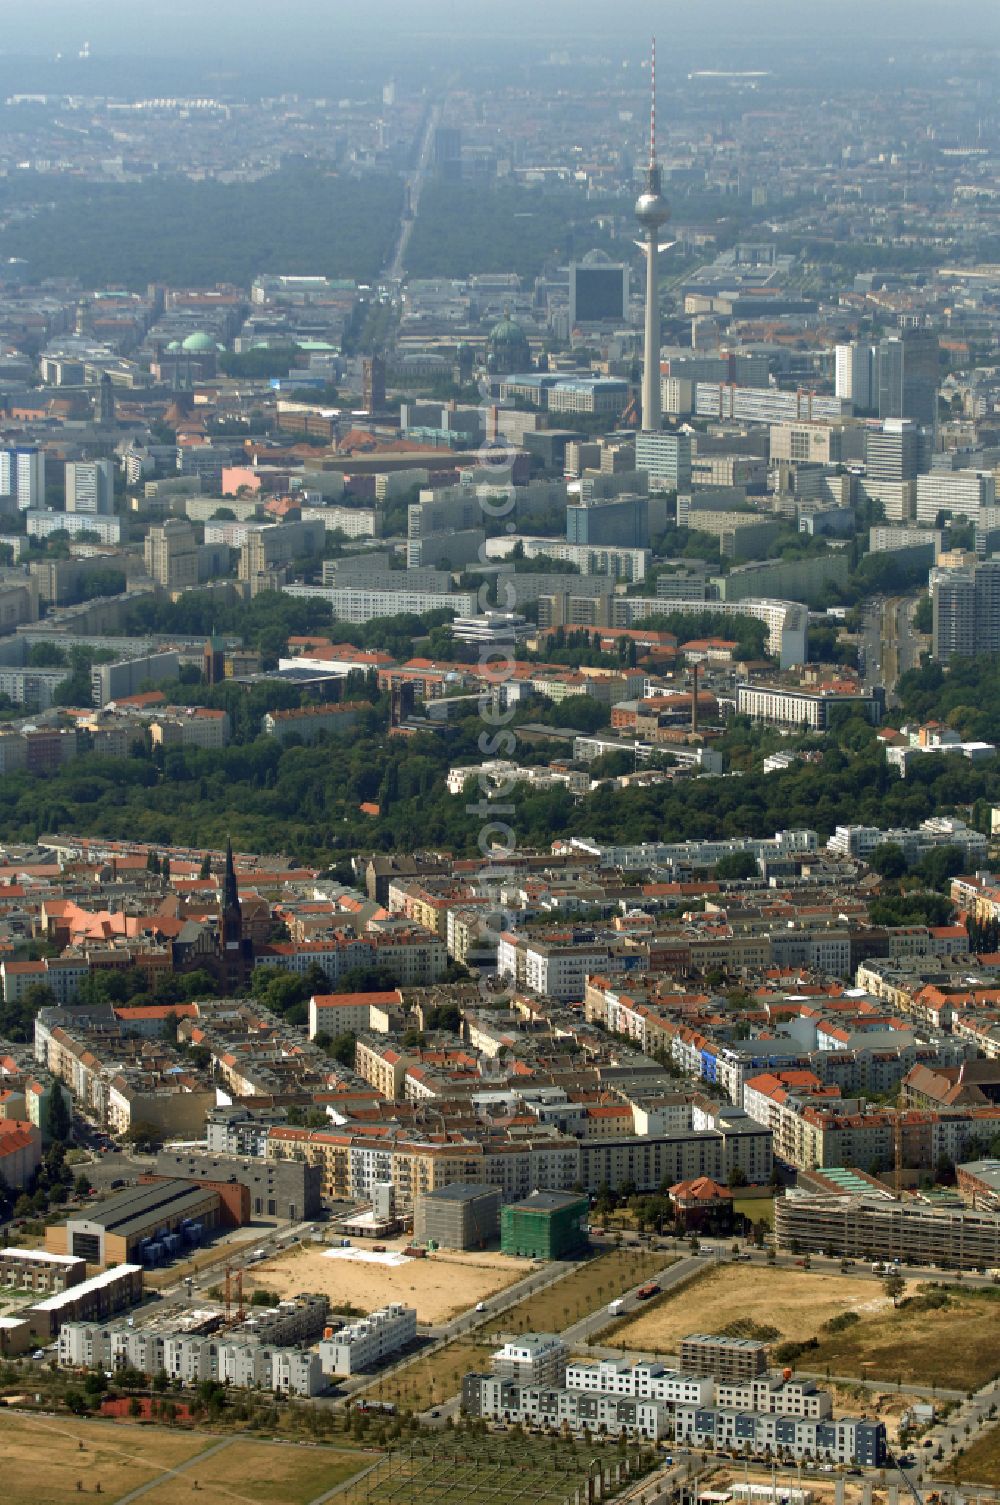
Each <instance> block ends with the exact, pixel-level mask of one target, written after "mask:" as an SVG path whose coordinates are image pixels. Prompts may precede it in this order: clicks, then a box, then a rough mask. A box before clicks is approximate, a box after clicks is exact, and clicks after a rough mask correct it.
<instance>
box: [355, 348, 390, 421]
mask: <svg viewBox="0 0 1000 1505" xmlns="http://www.w3.org/2000/svg"><path fill="white" fill-rule="evenodd" d="M361 388H362V392H361V405H362V407H363V408H364V410H365V412H366V413H381V412H383V411H384V410H385V356H383V355H366V356H365V357H364V359H363V360H362V362H361Z"/></svg>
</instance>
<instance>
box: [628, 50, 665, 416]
mask: <svg viewBox="0 0 1000 1505" xmlns="http://www.w3.org/2000/svg"><path fill="white" fill-rule="evenodd" d="M649 84H650V101H649V165H648V167H647V168H646V186H645V188H644V189H643V191H642V193H641V194H640V195H639V197H638V199H637V200H636V205H635V217H636V219H637V220H638V221H639V224H640V225H641V226H642V229H643V238H642V241H641V242H640V244H641V245H642V246H643V247H644V248H645V252H646V329H645V339H644V342H643V360H642V428H643V432H644V433H646V432H649V431H650V430H652V429H658V428H659V427H660V289H659V279H658V276H657V256H658V254H659V251H660V228H661V226H663V225H665V224H666V222H667V220H668V219H669V218H670V210H669V209H668V208H667V203H666V200H665V199H664V197H663V194H662V192H661V191H660V190H661V181H660V164H659V163H658V162H657V160H656V38H655V37H654V38H653V45H652V51H651V53H650V62H649Z"/></svg>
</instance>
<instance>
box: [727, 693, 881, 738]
mask: <svg viewBox="0 0 1000 1505" xmlns="http://www.w3.org/2000/svg"><path fill="white" fill-rule="evenodd" d="M837 706H845V707H846V708H847V709H848V710H852V711H860V713H861V714H862V715H863V716H866V717H867V718H868V720H869V721H878V719H879V711H880V703H879V701H878V699H877V698H876V695H875V693H874V691H871V690H868V691H865V690H861V689H858V690H855V689H853V688H851V689H849V690H823V689H819V690H807V689H802V688H799V689H795V688H788V689H786V688H784V687H783V686H781V685H763V684H740V685H737V686H736V713H737V715H739V716H749V717H750V719H751V720H752V721H760V722H763V723H765V724H766V725H769V726H794V727H809V728H810V729H811V730H813V731H825V730H826V728H827V727H828V725H829V718H830V711H831V709H832V708H834V707H837Z"/></svg>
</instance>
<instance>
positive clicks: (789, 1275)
mask: <svg viewBox="0 0 1000 1505" xmlns="http://www.w3.org/2000/svg"><path fill="white" fill-rule="evenodd" d="M891 1311H892V1302H891V1301H890V1300H889V1298H888V1297H887V1296H884V1295H883V1294H882V1287H881V1286H880V1285H878V1284H877V1283H876V1282H875V1281H872V1280H853V1279H850V1278H849V1277H847V1276H843V1275H818V1274H815V1273H813V1272H812V1271H808V1270H779V1269H776V1268H772V1267H770V1266H765V1265H752V1266H747V1265H726V1266H724V1267H721V1268H719V1269H715V1270H713V1271H712V1272H711V1274H709V1275H707V1276H705V1277H704V1278H703V1279H701V1280H697V1281H694V1282H693V1283H690V1284H688V1285H686V1286H683V1287H682V1288H681V1289H680V1290H679V1291H678V1292H677V1294H676V1295H675V1296H672V1297H671V1296H668V1297H667V1298H666V1299H665V1300H661V1301H658V1302H657V1303H656V1306H655V1307H653V1309H652V1310H651V1311H649V1312H644V1313H643V1314H642V1316H640V1317H637V1318H635V1320H634V1321H632V1322H626V1323H625V1324H624V1325H623V1326H621V1327H617V1328H616V1329H615V1334H614V1341H615V1343H616V1344H618V1343H624V1344H625V1346H626V1348H634V1349H643V1350H646V1351H648V1352H651V1353H676V1352H677V1349H678V1347H679V1345H680V1340H681V1338H683V1337H686V1335H687V1334H688V1333H697V1332H702V1333H717V1332H721V1331H722V1329H723V1328H724V1327H726V1326H727V1324H728V1323H730V1322H735V1321H737V1320H738V1319H739V1318H741V1317H742V1318H746V1317H749V1318H750V1319H751V1320H752V1321H754V1322H757V1323H759V1324H760V1325H761V1326H766V1327H774V1328H777V1329H778V1331H779V1332H780V1334H781V1338H782V1339H784V1338H791V1339H794V1340H800V1339H802V1338H812V1337H814V1336H815V1335H816V1334H817V1333H818V1331H819V1329H820V1327H821V1326H822V1324H823V1323H824V1322H827V1321H828V1320H829V1319H830V1318H831V1317H836V1316H838V1315H839V1314H840V1313H841V1312H860V1313H862V1314H866V1315H868V1316H869V1317H871V1316H879V1315H881V1314H882V1313H883V1312H891ZM780 1341H781V1340H780V1339H775V1342H780Z"/></svg>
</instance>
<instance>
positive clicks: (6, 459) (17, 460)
mask: <svg viewBox="0 0 1000 1505" xmlns="http://www.w3.org/2000/svg"><path fill="white" fill-rule="evenodd" d="M0 497H10V498H11V499H12V500H13V502H14V505H15V506H16V508H17V510H18V512H27V511H28V509H29V508H31V509H32V510H34V509H35V508H40V507H44V505H45V451H44V450H43V449H39V448H38V447H37V446H36V445H34V444H29V445H21V446H18V447H17V448H15V449H0Z"/></svg>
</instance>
